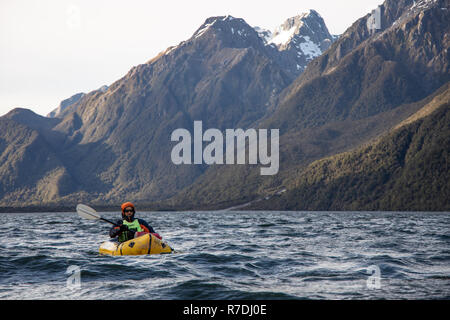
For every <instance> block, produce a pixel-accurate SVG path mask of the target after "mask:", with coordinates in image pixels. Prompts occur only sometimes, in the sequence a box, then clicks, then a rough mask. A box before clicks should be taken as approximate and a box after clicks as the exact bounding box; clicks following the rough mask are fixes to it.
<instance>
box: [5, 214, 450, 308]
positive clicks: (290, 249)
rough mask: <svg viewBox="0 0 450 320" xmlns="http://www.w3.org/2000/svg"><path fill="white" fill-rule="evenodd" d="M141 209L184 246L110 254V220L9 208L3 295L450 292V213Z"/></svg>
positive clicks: (423, 295) (433, 295) (381, 295)
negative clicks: (105, 252)
mask: <svg viewBox="0 0 450 320" xmlns="http://www.w3.org/2000/svg"><path fill="white" fill-rule="evenodd" d="M102 216H103V217H105V218H107V219H111V220H116V219H118V218H119V217H120V214H119V213H102ZM136 216H137V217H139V218H142V219H145V220H146V221H147V222H149V224H150V225H152V226H153V227H154V228H155V230H156V232H158V233H159V234H160V235H162V236H163V238H164V240H165V241H166V242H167V243H168V244H169V245H170V246H171V247H172V248H174V249H175V250H177V252H178V253H175V254H168V255H150V256H120V257H117V256H116V257H112V256H102V255H99V254H98V247H99V245H100V244H101V243H102V242H103V241H105V240H107V239H108V230H109V228H110V225H109V224H107V223H104V222H101V221H90V220H83V219H81V218H80V217H79V216H78V215H77V214H76V213H75V212H73V213H27V214H25V213H20V214H18V213H14V214H13V213H5V214H2V221H3V227H2V236H1V238H0V252H1V254H0V274H1V277H0V299H121V300H122V299H170V300H174V299H175V300H176V299H450V214H449V213H430V212H415V213H406V212H405V213H401V212H249V211H239V212H232V211H222V212H219V211H216V212H139V211H138V212H137V214H136Z"/></svg>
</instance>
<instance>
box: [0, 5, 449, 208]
mask: <svg viewBox="0 0 450 320" xmlns="http://www.w3.org/2000/svg"><path fill="white" fill-rule="evenodd" d="M449 9H450V8H449V6H448V4H447V2H446V1H443V0H442V1H441V0H436V1H416V2H415V1H412V0H411V1H408V0H401V1H393V0H387V1H386V2H385V3H384V4H383V5H382V6H380V7H379V8H377V9H375V10H374V11H373V12H372V13H369V14H368V15H366V16H365V17H362V18H361V19H359V20H358V21H356V22H355V23H354V24H353V25H352V26H351V27H350V28H349V29H348V30H347V31H346V32H345V33H344V34H343V35H342V36H340V37H339V38H338V39H336V37H334V36H332V35H330V34H329V32H328V30H327V29H326V26H325V23H324V22H323V19H322V18H320V16H319V15H318V13H317V12H315V11H313V10H311V11H310V12H308V13H306V14H303V15H300V16H297V17H293V18H291V19H288V20H287V21H286V22H285V23H284V24H282V25H281V26H280V27H279V28H277V30H275V31H274V32H268V31H264V30H262V29H259V28H253V27H251V26H249V25H248V24H247V23H246V22H245V21H244V20H243V19H239V18H234V17H231V16H220V17H211V18H208V19H206V21H205V22H204V23H203V24H202V25H201V26H200V27H199V28H198V29H197V30H196V31H195V32H194V34H193V35H192V37H190V38H189V39H187V40H186V41H183V42H181V43H180V44H178V45H177V46H173V47H170V48H168V49H167V50H165V51H163V52H161V53H160V54H159V55H157V56H156V57H154V58H153V59H151V60H149V61H148V62H146V63H144V64H141V65H138V66H136V67H134V68H132V69H131V70H130V71H129V72H128V73H127V74H126V75H125V76H124V77H122V78H121V79H119V80H117V81H116V82H114V83H113V84H111V85H110V86H109V87H108V88H105V90H94V91H92V92H89V93H87V94H83V95H82V96H79V97H78V98H75V99H73V100H71V101H67V102H66V103H64V106H65V107H64V108H60V110H59V111H58V114H57V116H56V117H54V118H50V117H49V118H45V117H40V116H38V115H36V114H34V113H32V112H31V111H29V110H24V109H15V110H13V111H12V112H10V113H9V114H7V115H5V116H4V117H1V118H0V205H4V206H6V205H8V206H10V205H15V206H20V205H26V204H49V203H51V204H61V203H63V204H74V203H77V202H81V201H83V202H89V203H91V204H99V205H100V204H117V203H118V202H121V201H123V200H125V199H127V200H133V201H135V202H138V203H140V204H147V205H149V206H150V208H179V209H187V208H213V209H218V208H226V207H230V206H236V205H237V206H239V205H249V206H252V207H258V208H271V209H276V208H289V209H302V208H308V209H309V210H314V209H319V208H320V209H324V210H327V208H329V209H330V208H336V209H337V208H352V209H355V208H369V209H370V208H371V209H379V208H383V210H387V209H389V208H402V210H407V209H408V206H407V203H406V202H398V201H393V200H392V199H391V200H389V193H392V192H399V190H400V188H404V190H409V191H408V192H412V193H413V195H412V196H410V197H409V198H408V199H410V200H411V197H414V198H415V199H422V200H417V201H415V202H413V201H412V200H411V201H410V203H411V207H410V208H414V209H417V210H419V209H420V210H437V209H439V208H447V204H448V200H447V198H445V197H444V196H443V193H442V192H443V191H445V190H447V189H445V188H447V185H446V184H445V183H446V182H445V181H450V179H448V178H450V177H448V169H447V168H446V167H444V163H446V162H445V161H447V160H446V159H447V153H445V150H448V149H449V148H448V144H447V139H446V137H448V133H447V127H446V126H445V119H446V117H447V113H446V112H445V110H446V108H448V106H447V105H446V103H445V101H446V100H445V99H447V101H448V95H446V92H447V90H448V89H447V87H445V86H446V84H447V83H448V82H449V80H450V79H449V74H450V72H449V65H448V61H449V54H448V52H449V43H450V42H449V39H448V34H449V33H450V32H449V31H450V30H449V24H448V21H449ZM297 65H299V66H300V67H297ZM306 65H307V66H306ZM305 66H306V68H305ZM434 99H437V100H434ZM69 100H70V99H69ZM75 100H76V101H75ZM430 110H433V111H430ZM425 114H426V116H424V115H425ZM411 117H412V118H411ZM196 120H201V121H202V123H203V126H204V128H205V129H206V128H217V129H219V130H221V131H223V130H225V129H228V128H243V129H246V128H268V129H271V128H276V129H280V171H279V173H278V174H277V175H274V176H261V175H260V173H259V172H260V171H259V169H260V168H259V166H255V165H231V166H230V165H215V166H214V165H213V166H207V165H179V166H177V165H174V164H173V163H172V161H171V150H172V147H173V146H174V145H175V143H173V142H171V139H170V137H171V133H172V132H173V131H174V130H175V129H178V128H184V129H187V130H189V131H190V132H193V123H194V121H196ZM405 121H406V122H405ZM417 130H419V131H420V132H419V131H417ZM404 137H406V138H404ZM380 139H382V140H381V141H382V143H381V144H380V143H378V142H379V141H380ZM377 141H378V142H377ZM421 141H422V142H423V143H422V142H421ZM425 141H429V142H430V144H428V143H425ZM377 143H378V144H377ZM367 146H371V147H370V148H371V149H370V148H368V147H367ZM372 150H376V152H375V153H372ZM422 150H423V151H422ZM368 155H369V156H370V157H372V155H373V156H374V158H370V159H366V157H367V156H368ZM392 155H394V156H392ZM430 157H431V158H430ZM344 159H345V163H343V162H342V161H344ZM420 159H426V163H430V164H432V166H431V167H429V168H426V170H422V172H423V174H424V175H426V177H424V176H420V174H419V172H420V168H421V166H423V165H424V162H423V161H422V160H420ZM360 162H361V163H362V162H364V164H363V165H362V166H361V167H358V163H360ZM380 166H381V167H383V166H384V167H383V168H384V169H383V170H381V171H380V170H378V169H379V167H380ZM406 166H408V167H406ZM336 168H338V169H336ZM353 168H354V169H356V168H358V171H357V173H358V177H356V176H354V175H353V176H352V173H351V170H352V169H353ZM335 169H336V170H335ZM340 172H342V173H343V174H345V176H346V177H348V179H347V178H346V179H347V180H344V181H343V186H346V187H345V188H338V187H339V185H338V182H340V180H339V177H340V176H339V174H340ZM383 173H386V175H383ZM434 174H439V179H434V180H433V179H429V178H427V177H430V175H431V177H432V176H433V175H434ZM305 179H306V180H305ZM315 179H319V180H315ZM317 181H319V182H320V183H316V182H317ZM324 181H325V182H326V183H325V182H324ZM418 181H423V185H422V186H420V188H419V187H417V186H416V187H414V188H410V187H406V186H409V184H413V185H417V183H418ZM365 183H367V184H368V185H364V186H363V185H362V184H365ZM320 188H324V189H323V190H322V189H320ZM336 188H337V191H336V192H334V191H333V190H335V189H336ZM359 189H360V190H363V191H364V192H363V194H361V193H358V190H359ZM345 190H348V192H347V193H346V191H345ZM429 190H433V191H432V192H430V191H429ZM302 192H313V194H309V202H305V201H304V200H305V198H304V197H306V196H307V195H306V194H302V195H301V196H300V195H299V193H302ZM327 196H328V198H327ZM302 197H303V198H302ZM299 198H300V199H303V200H302V201H297V200H296V199H299ZM264 199H269V200H273V201H265V200H264ZM277 199H281V200H282V201H285V202H286V203H285V204H282V202H281V201H278V200H277ZM314 199H316V200H317V201H315V200H314ZM336 199H341V200H342V201H341V202H340V204H341V206H339V205H338V204H339V203H338V202H337V200H336ZM381 199H382V200H381ZM405 199H406V198H405ZM433 199H434V200H435V202H434V203H435V204H436V205H431V204H432V202H433Z"/></svg>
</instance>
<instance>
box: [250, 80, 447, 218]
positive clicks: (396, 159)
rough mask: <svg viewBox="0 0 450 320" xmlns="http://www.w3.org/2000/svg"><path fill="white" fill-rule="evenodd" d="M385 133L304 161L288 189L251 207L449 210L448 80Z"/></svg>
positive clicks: (278, 208)
mask: <svg viewBox="0 0 450 320" xmlns="http://www.w3.org/2000/svg"><path fill="white" fill-rule="evenodd" d="M441 91H443V92H442V93H439V94H438V95H437V96H436V97H434V98H433V100H432V101H430V102H429V103H427V104H426V105H425V106H424V107H423V108H421V109H420V110H419V111H418V112H416V113H415V114H413V115H412V116H410V117H409V118H407V119H406V120H405V121H403V122H402V123H400V124H398V125H397V126H396V127H395V128H394V129H393V130H392V131H391V132H389V133H387V134H386V135H383V136H382V137H380V138H378V139H376V140H375V141H374V142H372V143H370V144H368V145H365V146H363V147H360V148H357V149H356V150H353V151H349V152H346V153H342V154H338V155H334V156H332V157H329V158H324V159H321V160H318V161H315V162H313V163H312V164H310V165H309V166H308V167H307V168H305V170H303V171H302V173H301V175H299V178H298V179H297V181H296V182H295V186H293V187H292V188H290V190H289V191H288V192H285V193H282V194H280V195H275V196H273V197H271V198H270V199H268V200H265V199H262V200H261V201H258V202H255V203H253V204H251V205H249V207H248V208H251V209H258V208H264V209H266V210H267V209H271V208H273V209H277V210H280V209H284V210H292V209H294V210H381V211H382V210H385V211H386V210H388V211H389V210H399V211H405V210H424V208H426V210H437V211H448V210H450V201H449V199H448V195H449V194H450V185H449V182H448V181H449V179H450V175H449V168H448V163H449V160H450V154H449V150H450V84H447V85H445V86H444V88H442V90H441Z"/></svg>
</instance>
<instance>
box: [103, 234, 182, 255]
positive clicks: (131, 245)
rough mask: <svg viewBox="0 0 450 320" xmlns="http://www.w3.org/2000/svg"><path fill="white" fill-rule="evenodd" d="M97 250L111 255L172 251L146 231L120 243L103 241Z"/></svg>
mask: <svg viewBox="0 0 450 320" xmlns="http://www.w3.org/2000/svg"><path fill="white" fill-rule="evenodd" d="M99 252H100V254H109V255H112V256H127V255H132V256H136V255H143V254H163V253H172V252H173V249H172V248H171V247H170V246H169V245H168V244H167V243H165V242H164V241H162V240H160V239H158V238H157V237H155V236H154V235H153V234H151V233H146V234H144V235H142V236H139V237H137V238H134V239H131V240H128V241H125V242H122V243H119V242H114V241H106V242H103V243H102V244H101V245H100V248H99Z"/></svg>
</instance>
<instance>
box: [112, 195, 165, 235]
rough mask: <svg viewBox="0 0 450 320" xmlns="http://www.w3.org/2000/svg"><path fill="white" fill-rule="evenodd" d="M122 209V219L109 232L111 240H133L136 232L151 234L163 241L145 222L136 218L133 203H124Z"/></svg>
mask: <svg viewBox="0 0 450 320" xmlns="http://www.w3.org/2000/svg"><path fill="white" fill-rule="evenodd" d="M121 209H122V219H121V220H118V221H117V222H116V224H117V226H114V227H112V228H111V230H109V236H110V237H111V238H115V237H117V236H118V240H119V242H124V241H128V240H130V239H133V238H134V236H135V233H136V232H149V233H152V234H153V235H154V236H156V237H157V238H159V239H162V237H161V236H160V235H159V234H157V233H156V232H155V230H154V229H153V228H152V227H151V226H150V225H149V224H148V223H147V222H146V221H145V220H143V219H137V218H136V219H135V218H134V214H135V213H136V210H135V208H134V205H133V204H132V203H131V202H125V203H123V204H122V206H121Z"/></svg>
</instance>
